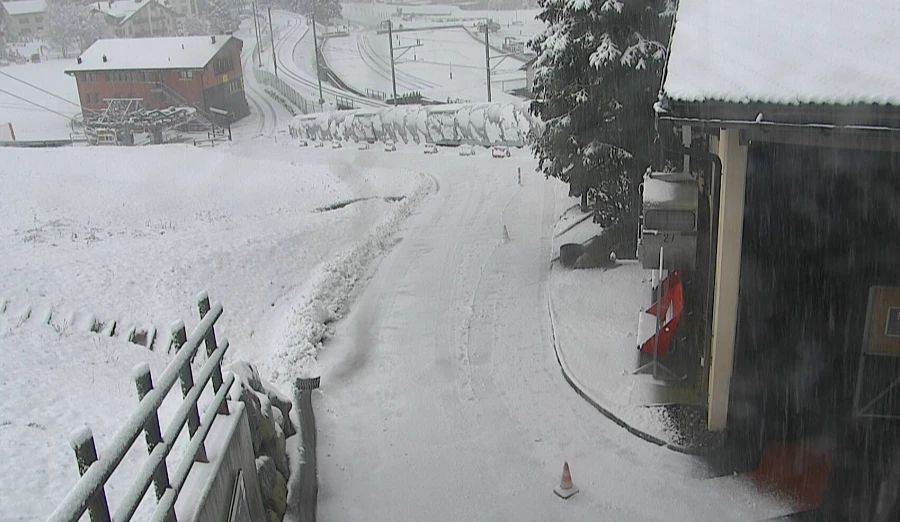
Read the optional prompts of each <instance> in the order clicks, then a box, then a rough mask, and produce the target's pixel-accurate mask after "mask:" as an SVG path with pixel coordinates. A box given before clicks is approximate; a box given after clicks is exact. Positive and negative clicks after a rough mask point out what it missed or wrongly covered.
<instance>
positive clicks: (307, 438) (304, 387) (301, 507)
mask: <svg viewBox="0 0 900 522" xmlns="http://www.w3.org/2000/svg"><path fill="white" fill-rule="evenodd" d="M318 385H319V378H318V377H316V378H315V379H297V385H295V386H294V404H295V405H296V406H297V416H298V418H299V421H300V426H299V431H300V437H301V445H302V451H303V462H301V463H300V468H299V470H298V471H297V474H298V475H299V483H298V485H299V492H298V494H297V496H296V498H295V499H294V502H295V504H294V505H293V506H289V510H290V509H291V508H293V509H295V510H296V515H297V520H298V521H299V522H315V521H316V511H317V509H318V496H319V482H318V471H317V463H316V416H315V412H314V411H313V407H312V390H313V389H314V388H317V387H318Z"/></svg>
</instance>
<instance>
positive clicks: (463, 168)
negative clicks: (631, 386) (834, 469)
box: [313, 151, 780, 520]
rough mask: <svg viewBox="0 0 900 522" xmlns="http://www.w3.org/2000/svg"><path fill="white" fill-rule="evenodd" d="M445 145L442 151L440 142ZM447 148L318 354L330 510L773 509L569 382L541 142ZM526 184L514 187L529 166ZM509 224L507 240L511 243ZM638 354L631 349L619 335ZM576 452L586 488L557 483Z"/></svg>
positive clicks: (551, 201)
mask: <svg viewBox="0 0 900 522" xmlns="http://www.w3.org/2000/svg"><path fill="white" fill-rule="evenodd" d="M442 152H443V151H442ZM463 159H464V158H458V157H451V156H449V155H443V154H442V155H440V156H437V157H436V158H435V161H433V162H432V164H431V166H430V168H429V169H428V172H430V173H431V174H432V175H434V176H435V179H436V181H437V183H438V185H439V187H440V190H438V191H437V192H435V193H434V194H432V195H431V196H429V198H428V199H427V200H426V201H425V202H424V203H423V205H422V206H421V209H420V211H419V212H417V213H415V214H414V215H413V216H411V217H410V219H409V220H408V221H407V223H406V225H405V226H404V227H403V229H402V230H401V232H400V235H401V236H402V237H403V240H402V241H401V242H400V243H399V244H397V246H396V247H395V248H394V249H393V250H392V251H391V253H390V254H389V255H388V256H387V257H386V258H385V259H384V260H383V261H382V262H381V264H380V266H379V268H378V271H377V273H376V274H375V275H374V277H373V278H372V281H371V282H370V283H369V285H368V286H367V287H366V289H365V290H364V291H363V293H362V295H361V296H360V298H359V300H358V302H357V303H356V305H355V306H354V307H353V309H352V312H351V314H350V316H349V317H348V319H347V320H346V321H344V322H342V323H339V324H338V326H337V329H336V334H335V336H334V338H333V339H332V340H330V341H329V342H328V343H327V344H326V350H325V351H323V353H322V355H321V357H320V363H321V366H322V388H321V389H320V391H318V392H316V393H315V394H314V397H313V402H314V404H315V406H316V409H317V415H318V416H317V425H318V427H319V437H318V440H319V477H320V487H319V509H320V516H321V517H322V518H323V519H328V520H362V519H366V520H566V519H568V520H759V519H762V518H765V517H767V516H770V515H773V514H778V513H779V512H780V511H779V506H778V503H777V502H774V501H771V500H770V499H768V498H767V497H765V496H764V495H762V494H761V493H759V492H758V491H757V490H756V488H755V487H754V486H753V485H752V484H750V483H748V482H745V481H743V480H742V479H738V478H731V477H725V478H713V477H712V476H711V475H710V472H709V471H708V469H707V468H706V467H705V466H704V464H703V461H702V460H700V459H698V458H697V457H691V456H686V455H682V454H677V453H674V452H672V451H670V450H667V449H663V448H660V447H658V446H655V445H652V444H650V443H648V442H645V441H643V440H640V439H638V438H636V437H634V436H633V435H631V434H629V433H628V432H626V431H625V430H623V429H622V428H620V427H619V426H617V425H615V424H613V423H612V422H611V421H609V420H608V419H607V418H606V417H604V416H602V415H601V414H600V413H599V412H597V411H596V410H595V409H594V408H593V407H592V406H590V405H589V404H588V403H587V402H585V401H584V400H583V399H582V398H581V397H579V396H578V395H577V394H576V393H575V391H573V390H572V388H571V387H570V386H569V385H568V383H566V381H565V380H564V379H563V377H562V375H561V373H560V370H559V366H558V364H557V361H556V359H555V355H554V351H553V344H552V340H551V336H550V330H549V320H548V313H547V292H548V280H549V273H550V258H551V255H552V253H551V248H552V240H553V229H554V224H555V221H556V217H557V215H558V214H559V213H561V212H562V210H564V206H565V205H567V204H569V202H570V200H567V199H566V198H565V192H566V189H565V187H564V186H563V185H562V184H560V183H556V182H553V181H546V180H544V178H543V176H541V175H539V174H535V173H534V172H533V170H534V166H535V161H534V160H533V159H532V158H531V157H529V156H528V154H527V152H520V151H514V153H513V157H512V158H511V159H509V160H495V159H487V158H485V159H484V160H481V161H471V162H463V161H461V160H463ZM517 167H521V168H522V171H523V182H524V183H523V186H521V187H520V186H518V185H517V183H516V168H517ZM504 230H505V231H506V232H507V233H508V236H509V240H508V241H507V240H505V233H504ZM622 348H623V349H627V348H628V347H622ZM564 461H568V462H569V464H570V465H571V467H572V473H573V475H574V480H575V484H576V485H577V486H578V487H579V488H580V489H581V493H579V494H578V495H576V496H575V497H574V498H572V499H571V500H569V501H567V502H563V501H562V500H560V499H559V498H557V497H556V496H555V495H554V494H553V491H552V488H553V487H554V486H555V485H557V484H558V482H559V478H560V472H561V469H562V465H563V462H564Z"/></svg>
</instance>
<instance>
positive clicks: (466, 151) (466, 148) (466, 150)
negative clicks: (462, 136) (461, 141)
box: [459, 145, 475, 156]
mask: <svg viewBox="0 0 900 522" xmlns="http://www.w3.org/2000/svg"><path fill="white" fill-rule="evenodd" d="M459 155H460V156H474V155H475V147H473V146H471V145H460V146H459Z"/></svg>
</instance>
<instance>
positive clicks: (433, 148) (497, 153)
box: [298, 139, 510, 158]
mask: <svg viewBox="0 0 900 522" xmlns="http://www.w3.org/2000/svg"><path fill="white" fill-rule="evenodd" d="M298 144H299V145H300V146H301V147H309V146H310V144H309V142H308V141H307V140H304V139H301V140H298ZM372 145H374V142H365V141H364V142H362V143H360V145H359V147H358V149H359V150H370V149H371V148H372ZM312 146H313V147H314V148H317V149H320V148H323V147H324V146H325V142H323V141H314V142H313V144H312ZM343 147H344V145H343V143H342V142H341V141H340V140H334V141H332V142H331V148H332V149H341V148H343ZM438 150H439V149H438V147H437V145H435V144H433V143H428V144H426V145H425V150H424V152H425V154H437V153H438ZM458 150H459V155H460V156H474V155H475V147H474V146H472V145H460V146H459V147H458ZM384 151H385V152H396V151H397V144H396V143H394V142H393V141H390V140H388V141H386V142H384ZM491 157H493V158H508V157H510V152H509V147H507V146H505V145H494V146H493V147H491Z"/></svg>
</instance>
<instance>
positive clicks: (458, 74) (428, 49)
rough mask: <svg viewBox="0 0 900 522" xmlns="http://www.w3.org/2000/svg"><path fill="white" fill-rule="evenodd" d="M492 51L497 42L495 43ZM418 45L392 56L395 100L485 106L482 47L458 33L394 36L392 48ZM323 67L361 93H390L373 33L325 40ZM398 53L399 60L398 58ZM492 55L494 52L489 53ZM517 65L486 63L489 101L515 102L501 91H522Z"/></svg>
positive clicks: (385, 58)
mask: <svg viewBox="0 0 900 522" xmlns="http://www.w3.org/2000/svg"><path fill="white" fill-rule="evenodd" d="M495 43H496V44H497V45H498V46H499V43H500V42H495ZM415 44H421V47H415V48H412V49H409V50H406V51H403V50H397V51H395V53H394V55H395V56H396V57H397V58H396V62H397V63H396V67H395V69H396V74H397V94H398V95H403V94H405V93H408V92H413V91H418V92H421V93H422V95H423V96H425V97H426V98H428V99H432V100H437V101H441V100H444V101H446V100H448V99H450V100H468V101H487V87H486V75H485V63H484V45H483V44H482V43H479V42H478V41H477V40H475V39H474V38H472V36H470V35H469V34H468V33H467V32H466V31H465V30H464V29H441V30H430V31H414V32H399V33H396V34H395V36H394V47H395V48H397V49H399V48H402V47H403V46H408V45H415ZM324 53H325V57H326V59H327V60H328V65H329V67H331V68H332V69H333V70H334V71H335V73H336V74H337V75H338V76H339V77H341V79H343V80H344V81H346V82H347V83H349V84H350V85H351V86H353V87H354V88H355V89H357V90H364V89H366V88H370V89H375V90H379V91H381V92H383V93H388V94H390V93H391V92H392V85H391V65H390V64H391V62H390V48H389V45H388V41H387V35H386V34H384V35H379V34H376V32H375V31H374V30H358V31H353V32H352V33H351V34H350V36H348V37H342V38H330V39H328V40H327V42H326V44H325V46H324ZM401 53H402V57H401ZM492 54H493V55H496V54H497V53H496V52H493V51H492ZM522 64H523V62H522V61H520V60H518V59H514V58H508V59H505V60H503V61H502V62H501V61H500V60H497V59H494V60H492V61H491V65H492V71H491V93H492V99H493V100H494V101H510V100H515V99H518V98H516V97H515V96H511V95H509V94H506V93H505V92H504V91H508V90H512V89H515V88H521V87H523V86H524V78H525V72H524V71H521V70H519V69H520V67H521V66H522Z"/></svg>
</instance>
